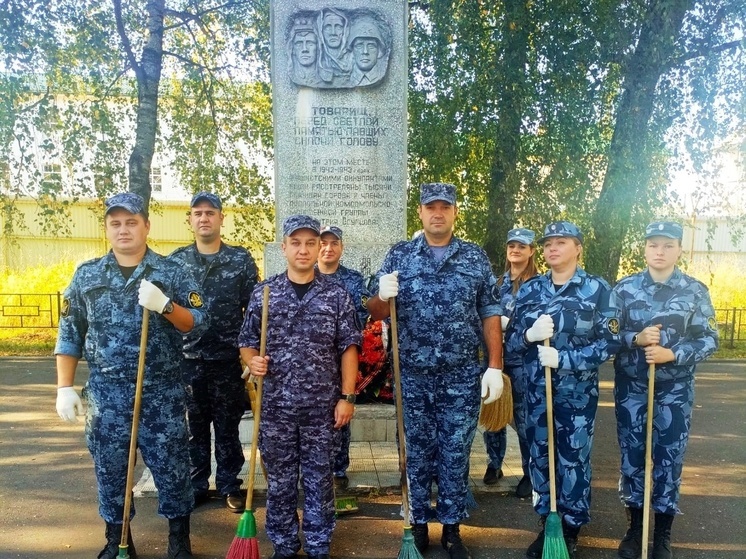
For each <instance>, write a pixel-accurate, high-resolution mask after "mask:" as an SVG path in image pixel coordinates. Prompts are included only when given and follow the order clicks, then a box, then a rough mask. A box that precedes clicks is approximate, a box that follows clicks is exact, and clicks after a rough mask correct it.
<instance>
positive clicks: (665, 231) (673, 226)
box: [645, 221, 684, 241]
mask: <svg viewBox="0 0 746 559" xmlns="http://www.w3.org/2000/svg"><path fill="white" fill-rule="evenodd" d="M650 237H668V238H669V239H678V240H679V241H680V240H681V239H682V238H683V237H684V228H683V227H681V225H680V224H678V223H676V222H675V221H654V222H653V223H651V224H650V225H648V226H647V227H646V228H645V238H646V239H649V238H650Z"/></svg>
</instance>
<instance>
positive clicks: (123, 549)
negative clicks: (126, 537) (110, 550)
mask: <svg viewBox="0 0 746 559" xmlns="http://www.w3.org/2000/svg"><path fill="white" fill-rule="evenodd" d="M129 547H130V546H129V545H120V546H119V555H117V559H130V553H129Z"/></svg>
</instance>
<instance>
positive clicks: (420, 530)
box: [412, 524, 430, 553]
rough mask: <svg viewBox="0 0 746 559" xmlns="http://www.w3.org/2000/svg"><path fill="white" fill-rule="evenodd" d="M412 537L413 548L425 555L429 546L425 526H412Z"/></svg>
mask: <svg viewBox="0 0 746 559" xmlns="http://www.w3.org/2000/svg"><path fill="white" fill-rule="evenodd" d="M412 536H413V537H414V546H415V547H416V548H417V551H419V552H420V553H425V551H427V548H428V546H429V545H430V537H429V536H428V534H427V524H412Z"/></svg>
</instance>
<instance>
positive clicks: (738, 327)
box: [0, 292, 746, 347]
mask: <svg viewBox="0 0 746 559" xmlns="http://www.w3.org/2000/svg"><path fill="white" fill-rule="evenodd" d="M61 304H62V294H61V293H59V292H57V293H6V294H2V293H0V328H57V326H58V324H59V322H60V308H61ZM715 315H716V317H717V321H718V326H719V328H720V344H721V345H723V346H727V347H733V346H734V344H735V342H740V341H744V340H746V309H738V308H732V309H715Z"/></svg>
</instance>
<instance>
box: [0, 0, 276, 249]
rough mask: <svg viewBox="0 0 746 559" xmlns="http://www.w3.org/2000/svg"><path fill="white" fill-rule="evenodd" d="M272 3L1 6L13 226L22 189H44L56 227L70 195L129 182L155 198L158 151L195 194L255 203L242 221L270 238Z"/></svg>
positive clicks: (0, 142)
mask: <svg viewBox="0 0 746 559" xmlns="http://www.w3.org/2000/svg"><path fill="white" fill-rule="evenodd" d="M267 4H268V3H267V2H259V3H257V2H249V1H246V0H243V1H238V0H236V1H230V0H228V1H219V0H201V1H199V2H197V1H194V0H169V1H168V2H166V1H164V0H151V1H148V2H121V0H75V1H73V0H58V1H56V2H46V1H43V0H40V1H39V0H9V1H8V2H5V3H2V4H0V70H2V72H0V80H2V81H0V95H1V96H2V98H1V102H2V105H3V111H2V117H0V161H2V162H4V164H5V168H4V169H3V168H1V167H0V171H1V172H2V173H0V180H2V181H3V183H2V184H0V187H1V189H2V203H3V207H4V211H5V215H6V218H10V219H6V222H5V223H6V227H8V226H15V227H23V224H22V223H19V222H18V220H17V219H16V220H14V219H13V215H14V214H13V211H14V205H13V200H14V199H15V198H16V197H17V196H24V195H30V196H33V197H35V198H36V199H37V201H38V203H39V206H40V210H41V214H42V215H43V216H44V220H45V222H47V224H48V226H49V227H54V226H55V220H56V221H57V222H58V223H57V225H59V224H64V221H65V212H64V204H65V203H69V201H70V200H71V199H72V200H75V199H77V198H80V197H94V198H98V199H101V200H103V199H104V198H105V197H106V196H107V195H109V194H111V193H112V192H116V191H122V190H125V189H129V190H132V191H135V192H138V193H140V194H141V195H143V197H144V198H145V199H146V200H148V201H149V199H150V193H151V184H150V171H151V163H152V161H153V158H154V157H155V160H156V161H157V162H158V163H159V165H163V166H164V167H166V166H167V167H168V168H169V169H172V170H174V171H175V173H176V176H175V177H174V178H175V179H176V180H177V181H178V182H180V183H181V184H182V185H183V186H184V187H185V188H186V189H187V190H189V191H192V192H196V191H198V190H203V189H209V190H213V191H215V192H217V193H219V194H221V195H222V196H223V197H224V199H225V200H226V201H227V202H229V201H234V202H236V203H238V204H240V205H241V206H242V207H245V206H247V205H248V204H251V205H252V211H250V212H248V211H241V212H239V216H238V220H237V222H238V226H239V231H240V233H241V237H242V239H243V240H245V241H248V242H251V241H258V240H262V239H266V238H267V237H268V236H271V231H264V230H263V226H264V224H265V223H266V219H267V217H269V219H270V222H271V214H272V212H273V207H272V204H271V192H270V188H269V184H270V181H269V172H268V170H267V169H266V168H265V167H266V162H267V161H269V160H271V148H272V133H271V120H270V115H271V110H270V90H269V85H268V68H267V66H266V61H267V60H268V56H267V52H268V40H269V39H268V36H269V26H268V5H267ZM40 137H41V138H43V140H41V141H40ZM39 146H41V147H40V148H39ZM45 162H59V164H60V170H59V171H60V172H59V176H55V174H54V173H50V169H51V170H52V171H56V168H53V167H51V168H50V167H49V166H47V168H46V169H45V166H44V163H45ZM50 178H51V180H50ZM8 224H10V225H8Z"/></svg>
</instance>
